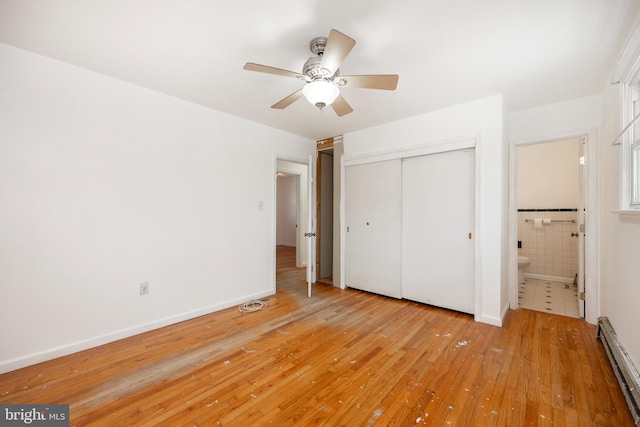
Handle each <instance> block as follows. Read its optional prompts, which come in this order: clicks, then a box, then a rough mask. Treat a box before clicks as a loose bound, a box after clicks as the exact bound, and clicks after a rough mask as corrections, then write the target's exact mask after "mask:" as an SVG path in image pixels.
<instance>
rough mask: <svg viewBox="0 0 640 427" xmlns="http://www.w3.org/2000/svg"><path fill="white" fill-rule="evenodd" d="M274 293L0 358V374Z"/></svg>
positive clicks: (239, 299) (247, 297) (257, 295)
mask: <svg viewBox="0 0 640 427" xmlns="http://www.w3.org/2000/svg"><path fill="white" fill-rule="evenodd" d="M270 295H273V291H271V290H268V291H263V292H259V293H257V294H253V295H248V296H246V297H241V298H237V299H234V300H231V301H226V302H224V303H221V304H215V305H211V306H208V307H204V308H200V309H197V310H193V311H189V312H186V313H181V314H176V315H173V316H169V317H165V318H162V319H158V320H154V321H152V322H147V323H143V324H141V325H137V326H133V327H130V328H125V329H120V330H117V331H113V332H110V333H108V334H104V335H100V336H97V337H93V338H89V339H86V340H81V341H76V342H73V343H69V344H65V345H61V346H58V347H54V348H51V349H49V350H46V351H42V352H38V353H32V354H28V355H26V356H22V357H17V358H14V359H9V360H3V361H1V362H0V374H4V373H7V372H11V371H15V370H16V369H21V368H24V367H27V366H31V365H35V364H36V363H41V362H46V361H48V360H52V359H55V358H58V357H62V356H67V355H69V354H73V353H77V352H79V351H83V350H88V349H90V348H93V347H97V346H100V345H104V344H108V343H110V342H114V341H118V340H121V339H124V338H129V337H132V336H134V335H138V334H142V333H145V332H149V331H153V330H154V329H160V328H163V327H165V326H169V325H173V324H174V323H179V322H183V321H185V320H189V319H194V318H196V317H200V316H204V315H206V314H211V313H214V312H216V311H220V310H224V309H226V308H229V307H233V306H236V305H240V304H242V303H244V302H247V301H251V300H253V299H259V298H264V297H267V296H270Z"/></svg>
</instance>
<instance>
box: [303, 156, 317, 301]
mask: <svg viewBox="0 0 640 427" xmlns="http://www.w3.org/2000/svg"><path fill="white" fill-rule="evenodd" d="M313 157H314V156H313V155H311V156H309V171H308V177H309V179H307V186H308V187H307V203H308V205H307V232H306V233H305V237H306V238H307V296H308V297H309V298H311V285H312V284H314V283H315V281H316V271H315V268H313V267H314V265H315V263H316V229H315V221H314V214H315V211H316V210H315V206H316V203H315V199H316V198H315V191H314V190H315V185H314V182H315V173H314V170H315V169H314V167H313Z"/></svg>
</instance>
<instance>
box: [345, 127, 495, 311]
mask: <svg viewBox="0 0 640 427" xmlns="http://www.w3.org/2000/svg"><path fill="white" fill-rule="evenodd" d="M479 140H480V136H479V135H472V136H466V137H460V138H452V139H448V140H441V141H432V142H427V143H424V144H418V145H415V146H413V147H409V148H407V149H401V150H397V149H396V150H388V151H380V152H377V153H373V154H367V155H362V156H357V157H352V158H350V159H347V160H345V161H344V167H345V168H346V167H348V166H353V165H359V164H363V163H372V162H379V161H384V160H393V159H405V158H409V157H417V156H424V155H428V154H436V153H443V152H447V151H455V150H464V149H468V148H475V196H476V197H475V221H474V238H473V240H474V244H475V248H474V257H475V271H474V284H473V289H474V313H475V314H474V318H475V319H476V320H480V317H481V313H482V268H481V266H482V262H481V259H482V252H481V248H482V237H483V236H482V233H480V224H481V206H480V201H481V200H482V193H481V192H480V188H481V180H480V176H481V166H480V165H481V163H482V150H479V149H478V141H479ZM345 197H348V195H347V194H345ZM345 262H346V260H345ZM345 268H346V265H345Z"/></svg>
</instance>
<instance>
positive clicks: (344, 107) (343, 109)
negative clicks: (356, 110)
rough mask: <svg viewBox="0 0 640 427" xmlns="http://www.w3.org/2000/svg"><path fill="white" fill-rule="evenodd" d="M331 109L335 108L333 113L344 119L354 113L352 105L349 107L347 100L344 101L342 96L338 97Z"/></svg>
mask: <svg viewBox="0 0 640 427" xmlns="http://www.w3.org/2000/svg"><path fill="white" fill-rule="evenodd" d="M331 108H333V111H335V112H336V114H337V115H338V117H342V116H344V115H346V114H349V113H350V112H352V111H353V108H351V105H349V103H348V102H347V100H346V99H344V98H343V97H342V95H338V97H337V98H336V100H335V101H333V102H332V103H331Z"/></svg>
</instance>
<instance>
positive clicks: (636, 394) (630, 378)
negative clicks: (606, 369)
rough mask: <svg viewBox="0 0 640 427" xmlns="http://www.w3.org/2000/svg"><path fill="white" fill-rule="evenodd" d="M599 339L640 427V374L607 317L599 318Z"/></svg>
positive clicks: (635, 421) (635, 422) (634, 418)
mask: <svg viewBox="0 0 640 427" xmlns="http://www.w3.org/2000/svg"><path fill="white" fill-rule="evenodd" d="M598 339H599V340H600V341H602V344H603V345H604V349H605V350H606V351H607V355H608V356H609V360H610V361H611V366H612V367H613V372H614V373H615V374H616V377H617V378H618V382H619V383H620V388H621V389H622V393H623V394H624V397H625V399H627V404H628V405H629V409H630V410H631V415H632V416H633V421H634V424H635V425H636V426H640V374H638V370H637V369H636V367H635V366H634V364H633V361H632V360H631V358H630V357H629V354H627V352H626V350H625V349H624V347H623V346H622V343H621V342H620V340H619V339H618V336H617V335H616V332H615V331H614V330H613V327H612V326H611V322H609V319H608V318H607V317H599V318H598Z"/></svg>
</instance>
